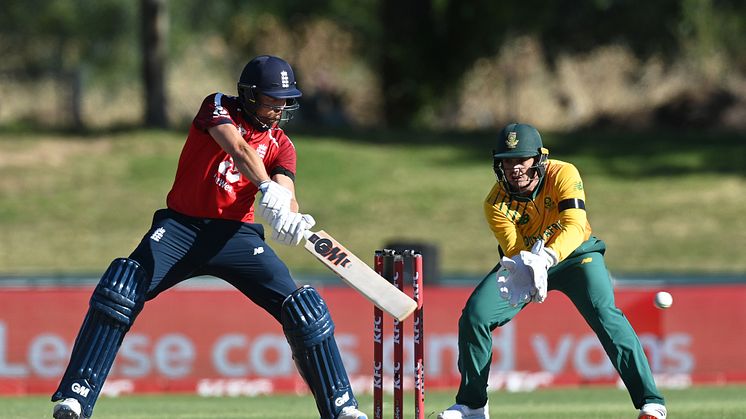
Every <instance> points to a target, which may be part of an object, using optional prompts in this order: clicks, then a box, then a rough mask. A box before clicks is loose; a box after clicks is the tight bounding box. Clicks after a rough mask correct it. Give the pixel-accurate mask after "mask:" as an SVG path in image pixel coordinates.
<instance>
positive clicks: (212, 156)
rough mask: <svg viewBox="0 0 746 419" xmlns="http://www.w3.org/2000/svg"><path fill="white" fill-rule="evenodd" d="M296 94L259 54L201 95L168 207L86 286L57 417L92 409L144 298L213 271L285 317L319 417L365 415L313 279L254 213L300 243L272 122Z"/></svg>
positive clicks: (292, 159) (287, 156)
mask: <svg viewBox="0 0 746 419" xmlns="http://www.w3.org/2000/svg"><path fill="white" fill-rule="evenodd" d="M300 97H301V91H300V90H298V86H297V84H296V81H295V75H294V73H293V70H292V68H291V67H290V65H289V64H288V63H287V62H286V61H285V60H283V59H281V58H278V57H274V56H270V55H262V56H258V57H256V58H254V59H252V60H251V61H249V63H248V64H246V66H245V67H244V69H243V72H242V73H241V76H240V79H239V82H238V96H230V95H226V94H223V93H213V94H211V95H209V96H207V98H205V100H204V101H203V102H202V106H201V107H200V109H199V110H198V111H197V115H196V116H195V118H194V120H193V121H192V124H191V127H190V129H189V134H188V136H187V138H186V142H185V144H184V147H183V149H182V152H181V157H180V158H179V164H178V168H177V170H176V178H175V180H174V184H173V187H172V189H171V191H170V192H169V194H168V197H167V198H166V206H167V207H166V208H164V209H159V210H157V211H155V214H154V215H153V223H152V226H151V227H150V230H148V231H147V232H146V233H145V235H144V236H143V238H142V240H141V241H140V244H139V245H138V246H137V248H136V249H135V250H134V252H132V254H131V255H130V256H129V257H126V258H119V259H115V260H114V261H113V262H111V265H110V266H109V269H108V270H107V271H106V272H105V273H104V274H103V277H102V278H101V280H100V282H99V283H98V285H97V286H96V288H95V290H94V291H93V295H92V296H91V299H90V304H89V308H88V313H87V314H86V316H85V319H84V320H83V324H82V326H81V328H80V331H79V332H78V336H77V338H76V340H75V344H74V346H73V350H72V354H71V356H70V362H69V364H68V366H67V370H66V371H65V374H64V376H63V377H62V380H61V382H60V385H59V388H58V389H57V391H56V392H55V393H54V395H52V401H59V403H57V404H56V405H55V406H54V410H53V417H54V418H56V419H78V418H90V417H91V415H93V407H94V405H95V403H96V400H97V398H98V396H99V394H100V392H101V388H102V387H103V386H104V381H106V376H107V374H108V373H109V370H110V369H111V366H112V363H113V362H114V358H115V357H116V354H117V351H118V350H119V347H120V345H121V344H122V340H123V339H124V337H125V335H126V334H127V331H129V329H130V327H132V324H133V323H134V321H135V319H136V318H137V315H138V314H139V313H140V311H141V310H142V309H143V306H144V304H145V302H146V301H149V300H152V299H153V298H155V297H157V296H158V295H159V294H160V293H162V292H164V291H166V290H167V289H169V288H171V287H173V286H174V285H176V284H178V283H180V282H182V281H184V280H186V279H188V278H191V277H195V276H200V275H212V276H216V277H219V278H222V279H223V280H225V281H227V282H228V283H230V284H231V285H233V286H234V287H235V288H236V289H238V291H240V292H241V293H242V294H243V295H245V296H246V298H248V299H250V300H251V301H253V302H254V303H255V304H257V305H259V306H260V307H262V308H263V309H264V310H266V311H267V312H268V313H269V314H270V315H272V316H273V317H274V318H275V320H276V321H277V322H278V323H279V324H280V325H281V326H282V329H283V331H284V333H285V336H286V337H287V341H288V344H289V345H290V348H291V350H292V354H293V359H294V360H295V364H296V366H297V367H298V370H299V372H300V375H301V376H302V377H303V379H304V380H305V381H306V383H307V384H308V386H309V387H310V390H311V393H313V396H314V398H315V399H316V407H317V409H318V411H319V414H320V415H321V418H322V419H367V416H366V415H365V414H364V413H363V412H361V411H360V410H358V408H357V406H358V403H357V400H356V399H355V396H354V394H353V392H352V388H351V386H350V382H349V379H348V377H347V372H346V371H345V367H344V365H343V363H342V359H341V357H340V353H339V349H338V347H337V344H336V340H335V338H334V322H333V321H332V318H331V315H330V313H329V310H328V308H327V306H326V303H325V302H324V300H323V299H322V298H321V296H320V295H319V293H318V292H317V291H316V290H315V289H314V288H312V287H310V286H304V287H299V286H298V285H297V284H296V283H295V281H294V280H293V278H292V277H291V276H290V272H289V271H288V268H287V266H285V264H284V263H283V262H282V261H281V260H280V259H279V257H278V256H277V254H275V252H274V251H273V250H272V248H271V247H270V246H269V245H268V244H267V242H266V241H265V236H264V227H263V226H262V225H261V224H257V223H255V219H254V215H255V211H254V210H255V200H256V212H257V213H259V214H260V215H261V216H262V217H263V218H264V219H265V221H266V223H267V224H268V225H269V226H271V234H272V237H273V238H274V239H275V240H276V241H278V242H279V243H281V244H284V245H289V246H296V245H298V244H299V243H300V241H301V239H302V238H303V236H304V233H305V232H306V231H307V230H308V229H310V228H311V227H312V226H313V225H314V224H315V221H314V219H313V217H311V216H310V215H309V214H303V213H300V212H299V205H298V202H297V200H296V198H295V187H294V181H295V172H296V152H295V147H294V146H293V143H292V142H291V141H290V139H289V138H288V136H287V135H286V134H285V132H284V131H283V129H282V128H281V127H280V124H281V123H283V122H286V121H287V120H289V119H290V118H291V117H292V114H293V112H294V111H295V110H297V109H298V107H299V105H298V98H300ZM258 193H260V196H259V199H258V200H257V199H256V195H257V194H258ZM215 308H216V309H217V310H219V309H220V308H219V307H215ZM176 315H178V313H177V314H176ZM226 315H230V314H229V313H226ZM164 320H167V319H164ZM246 321H247V322H250V321H252V319H246Z"/></svg>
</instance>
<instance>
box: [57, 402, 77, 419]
mask: <svg viewBox="0 0 746 419" xmlns="http://www.w3.org/2000/svg"><path fill="white" fill-rule="evenodd" d="M82 410H83V408H82V407H80V402H79V401H77V400H76V399H72V398H68V399H65V400H63V401H61V402H59V403H57V404H56V405H54V410H52V417H53V418H54V419H81V418H83V415H81V413H80V412H81V411H82Z"/></svg>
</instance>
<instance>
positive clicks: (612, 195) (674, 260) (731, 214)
mask: <svg viewBox="0 0 746 419" xmlns="http://www.w3.org/2000/svg"><path fill="white" fill-rule="evenodd" d="M744 45H746V2H744V1H737V0H660V1H654V2H639V1H638V2H633V1H629V0H578V1H574V2H540V1H537V0H523V1H516V0H509V1H488V0H472V1H457V0H410V1H394V0H358V1H344V0H305V1H300V0H276V1H273V2H253V1H245V0H244V1H239V0H224V1H215V2H209V3H208V2H204V1H197V0H139V1H130V0H26V1H20V0H5V1H4V2H3V5H2V8H0V54H1V55H2V60H0V96H2V98H3V99H4V100H2V101H0V197H2V199H1V200H0V273H6V274H7V273H13V272H20V273H33V272H50V273H54V272H70V271H79V270H85V271H98V270H99V269H100V267H101V266H105V265H106V264H107V263H108V261H109V260H111V259H112V258H113V257H117V256H124V255H126V254H127V252H129V251H131V249H132V248H133V247H134V246H135V245H136V243H137V242H138V241H139V237H138V234H141V233H142V231H143V230H145V228H146V227H147V225H149V222H150V217H151V215H152V211H153V210H154V209H155V208H158V207H162V206H163V205H164V196H165V191H167V190H168V189H169V188H170V185H171V183H172V181H173V173H174V170H175V165H176V160H177V158H178V152H179V149H180V148H181V146H182V143H183V139H184V135H185V132H186V128H187V126H188V124H189V123H190V121H191V119H192V118H193V116H194V113H195V111H196V109H197V108H198V106H199V104H200V103H201V102H202V100H203V98H204V97H205V96H206V95H208V94H210V93H212V92H215V91H222V92H224V93H228V94H234V93H235V89H236V81H237V78H238V76H239V74H240V72H241V69H242V68H243V66H244V65H245V64H246V62H247V61H248V60H249V59H250V58H251V57H253V56H255V55H257V54H274V55H279V56H281V57H283V58H285V59H287V60H288V61H289V62H290V63H291V64H292V65H293V67H294V69H295V71H296V76H297V78H298V81H299V85H300V87H301V89H302V90H303V93H304V96H303V99H302V101H301V106H302V108H301V112H299V113H298V114H297V116H296V120H294V121H293V122H292V125H291V126H290V127H289V131H290V133H291V135H292V138H293V140H294V142H295V144H296V146H297V147H298V149H299V155H300V156H301V159H299V174H301V173H302V175H299V176H298V186H299V187H298V190H299V191H300V195H301V196H300V199H301V200H302V202H303V207H304V210H306V211H308V212H310V213H312V214H314V216H315V217H316V219H317V220H318V221H319V225H320V226H324V228H326V229H328V230H329V231H330V232H333V234H334V235H335V236H338V237H340V238H343V242H344V243H345V244H346V245H347V246H348V247H349V248H350V249H351V250H352V251H353V252H354V253H356V254H358V255H361V257H364V255H366V254H369V253H370V251H371V249H374V248H379V247H381V246H382V245H384V243H386V242H388V241H390V240H393V239H402V238H406V239H410V240H414V241H423V242H426V243H433V244H435V245H437V246H438V247H439V249H440V251H441V259H442V260H443V270H444V272H467V273H471V274H481V273H482V272H484V271H486V270H488V269H490V268H491V267H492V265H493V264H494V262H495V241H494V239H493V238H492V237H491V235H490V233H489V231H488V230H487V229H486V228H485V225H484V219H483V215H482V213H481V205H480V202H481V200H482V199H483V198H484V195H485V194H486V193H487V191H488V190H489V187H490V186H491V184H492V182H494V174H493V173H492V172H491V160H490V156H489V150H490V149H492V148H493V141H494V133H495V132H496V130H498V129H499V128H501V127H502V126H503V125H504V124H505V123H507V122H512V121H516V120H518V121H521V122H528V123H531V124H533V125H535V126H537V127H538V128H539V129H540V130H541V132H542V136H543V138H544V140H545V142H546V144H547V145H548V147H549V148H550V149H551V151H552V155H553V156H554V157H556V158H559V159H561V160H567V161H570V162H573V163H574V164H576V165H577V166H578V168H579V169H580V170H581V173H583V175H584V182H585V184H586V186H587V188H588V189H587V190H588V193H589V208H590V211H589V212H590V218H591V220H592V224H593V227H594V231H595V232H598V234H599V236H601V237H602V238H603V239H604V240H605V241H607V243H608V244H609V249H610V251H609V253H608V256H609V258H608V263H609V266H610V267H611V269H612V270H613V271H614V272H669V273H678V274H681V273H692V272H708V273H722V272H725V273H743V272H746V258H744V257H743V256H744V253H743V246H742V243H743V242H744V240H746V225H744V223H746V218H744V217H743V213H744V211H746V163H744V162H746V135H745V134H746V53H744V48H743V47H744ZM143 127H152V128H157V129H156V130H149V129H142V128H143ZM164 128H165V129H164ZM340 173H344V176H340ZM330 203H334V204H333V205H330ZM382 219H385V225H384V226H383V227H382V226H381V223H382V222H384V221H382ZM275 247H276V248H279V247H280V246H275ZM278 252H280V253H281V254H282V256H283V260H286V261H287V262H288V264H289V265H290V266H292V267H294V269H298V270H303V271H318V270H320V269H323V268H322V267H321V266H320V265H319V264H317V263H316V262H315V261H313V259H312V258H309V257H308V255H305V254H304V253H303V252H299V251H297V250H295V249H278Z"/></svg>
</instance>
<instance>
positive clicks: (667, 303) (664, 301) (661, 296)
mask: <svg viewBox="0 0 746 419" xmlns="http://www.w3.org/2000/svg"><path fill="white" fill-rule="evenodd" d="M671 304H673V296H671V294H669V293H667V292H666V291H659V292H658V293H656V294H655V306H656V307H658V308H660V309H664V308H669V307H671Z"/></svg>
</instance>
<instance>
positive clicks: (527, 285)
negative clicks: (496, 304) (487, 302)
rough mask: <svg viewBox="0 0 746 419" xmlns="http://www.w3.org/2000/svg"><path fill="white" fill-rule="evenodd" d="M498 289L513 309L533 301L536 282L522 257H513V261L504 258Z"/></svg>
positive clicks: (499, 272)
mask: <svg viewBox="0 0 746 419" xmlns="http://www.w3.org/2000/svg"><path fill="white" fill-rule="evenodd" d="M497 288H498V290H499V291H500V297H502V298H503V299H504V300H508V302H509V303H510V305H511V306H513V307H517V306H518V305H519V304H525V303H527V302H529V301H530V300H531V292H532V290H533V288H534V282H533V279H532V277H531V272H530V271H529V270H528V268H527V267H526V265H524V264H523V261H522V260H521V257H520V255H516V256H513V258H512V259H511V258H509V257H506V256H503V258H502V260H501V261H500V269H498V271H497Z"/></svg>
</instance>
